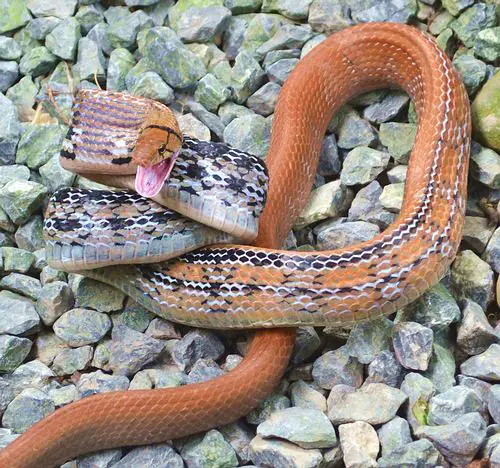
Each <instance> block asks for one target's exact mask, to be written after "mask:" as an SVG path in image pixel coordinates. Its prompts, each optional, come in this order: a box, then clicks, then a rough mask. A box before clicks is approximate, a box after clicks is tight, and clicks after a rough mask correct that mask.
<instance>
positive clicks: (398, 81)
mask: <svg viewBox="0 0 500 468" xmlns="http://www.w3.org/2000/svg"><path fill="white" fill-rule="evenodd" d="M381 87H395V88H402V89H403V90H405V91H406V92H407V93H408V94H409V95H410V97H411V98H412V100H413V102H414V103H415V107H416V111H417V115H418V131H417V136H416V141H415V145H414V148H413V152H412V155H411V158H410V163H409V167H408V173H407V179H406V185H405V196H404V202H403V206H402V209H401V212H400V214H399V216H398V218H397V219H396V221H395V222H394V223H393V224H391V225H390V226H389V227H388V228H387V230H386V231H384V232H383V233H382V234H380V235H378V236H377V237H375V238H373V239H372V240H370V241H367V242H364V243H362V244H360V245H357V246H354V247H348V248H345V249H341V250H334V251H324V252H314V253H312V252H287V251H283V250H276V248H278V247H279V246H280V245H281V244H282V243H283V241H284V239H285V237H286V234H287V233H288V231H289V230H290V228H291V227H292V226H293V224H294V220H295V219H296V217H297V216H298V214H299V213H300V211H301V210H302V208H303V207H304V204H305V202H306V200H307V196H308V193H309V191H310V189H311V186H312V182H313V179H314V174H315V170H316V164H317V160H318V155H319V152H320V148H321V144H322V139H323V135H324V133H325V131H326V129H327V126H328V124H329V122H330V120H331V118H332V115H333V113H334V112H335V111H338V110H339V108H340V107H341V106H342V105H343V104H345V103H346V102H347V101H348V100H349V99H351V98H353V97H354V96H356V95H358V94H360V93H362V92H366V91H370V90H373V89H376V88H381ZM469 150H470V113H469V102H468V98H467V95H466V93H465V90H464V87H463V85H462V83H461V82H460V79H459V77H458V75H457V73H456V72H455V71H454V70H453V68H452V66H451V63H450V61H449V60H448V58H447V57H446V56H445V54H444V53H443V52H442V51H441V50H440V49H439V48H438V47H437V45H436V44H435V43H434V42H433V40H432V39H431V38H430V37H429V36H427V35H426V34H424V33H421V32H419V31H418V30H416V29H413V28H410V27H408V26H404V25H399V24H389V23H385V24H380V23H371V24H364V25H360V26H356V27H353V28H350V29H347V30H344V31H341V32H339V33H336V34H334V35H333V36H332V37H330V38H329V39H327V40H325V41H324V42H322V43H321V44H320V45H318V46H317V47H316V48H315V49H314V50H312V51H311V52H310V53H308V54H307V56H306V57H305V58H304V59H303V60H302V61H301V62H300V63H299V64H298V65H297V67H296V68H295V70H294V71H293V72H292V74H291V75H290V77H289V79H288V80H287V82H286V83H285V85H284V87H283V89H282V91H281V94H280V98H279V103H278V105H277V108H276V112H275V115H274V120H273V127H272V140H271V146H270V149H269V153H268V156H267V160H266V163H267V167H268V170H269V176H270V181H269V190H268V200H267V203H266V206H265V208H264V211H263V214H262V217H261V221H260V226H259V232H258V236H257V238H256V240H255V241H254V242H253V243H254V246H243V245H217V246H213V247H208V248H203V249H200V250H196V251H193V252H190V253H187V254H185V255H183V256H181V257H180V258H178V259H175V260H170V261H168V262H165V263H162V264H157V265H135V266H116V267H107V268H104V269H99V270H92V271H89V272H88V273H87V272H86V273H85V274H89V275H90V276H92V277H95V278H97V279H100V280H102V281H104V282H107V283H109V284H112V285H114V286H117V287H119V288H120V289H122V290H123V291H125V292H126V293H127V294H130V295H131V296H132V297H133V298H134V299H136V300H138V301H139V302H141V303H142V304H144V305H145V306H146V307H148V308H149V309H151V310H153V311H154V312H156V313H157V314H159V315H161V316H163V317H165V318H168V319H172V320H175V321H177V322H181V323H185V324H189V325H197V326H202V327H211V328H252V327H254V328H262V327H270V329H269V330H260V331H258V333H257V334H256V335H255V337H254V339H253V341H252V345H251V347H250V349H249V351H248V353H247V355H246V357H245V360H244V362H243V364H241V365H240V366H238V368H237V369H236V370H234V371H232V372H230V373H228V374H227V375H224V376H223V377H221V378H219V379H216V380H214V381H211V382H205V383H202V384H196V385H192V386H191V385H190V386H188V387H186V388H180V389H162V390H154V391H144V392H135V391H130V392H118V393H115V394H103V395H98V396H95V397H92V398H88V399H83V400H81V401H78V402H76V403H74V404H72V405H68V406H67V407H65V408H62V409H61V410H58V411H57V412H56V413H55V414H54V415H52V416H50V417H48V418H46V419H45V420H43V421H41V422H40V423H38V424H36V425H35V426H33V427H32V428H31V429H30V430H28V431H27V433H26V434H24V435H23V436H22V437H20V438H19V439H18V440H16V441H15V442H14V443H13V444H12V445H11V446H10V447H9V448H8V449H6V450H4V452H2V453H1V454H0V466H22V467H24V466H30V467H31V466H40V464H39V465H37V464H36V463H40V462H41V461H43V462H44V463H45V464H44V465H43V466H46V465H51V464H55V463H59V462H62V461H64V460H65V459H67V458H68V457H69V456H74V455H77V454H79V453H83V452H85V451H89V450H97V449H103V448H108V447H114V446H118V445H137V444H144V443H152V442H155V441H162V440H167V439H170V438H174V437H179V436H182V435H186V434H190V433H193V432H199V431H201V430H204V429H207V428H210V427H213V426H214V425H221V424H225V423H227V422H230V421H232V420H234V419H235V418H237V417H238V416H240V415H243V414H245V413H246V412H248V411H249V410H250V409H251V408H252V407H254V406H255V405H256V404H257V403H258V401H259V400H260V399H262V398H263V397H264V396H265V395H266V394H267V393H268V392H269V391H270V390H271V389H272V388H273V387H274V386H275V385H276V383H277V382H278V381H279V378H280V377H281V375H282V373H283V372H284V369H285V367H286V364H287V361H288V358H289V355H290V352H291V349H292V345H293V340H294V332H293V330H292V329H290V328H288V329H285V328H284V329H274V328H273V327H279V326H286V327H296V326H298V325H305V324H309V325H315V326H316V325H317V326H324V325H346V324H349V323H353V322H358V321H361V320H365V319H370V318H373V317H377V316H380V315H382V314H389V313H392V312H394V311H395V310H397V309H398V308H399V307H401V306H403V305H404V304H407V303H408V302H410V301H412V300H414V299H415V298H417V297H418V296H419V295H420V294H422V293H423V292H424V291H425V290H426V289H427V288H428V287H429V286H431V285H432V284H434V283H436V282H437V281H438V280H439V279H440V278H441V277H442V275H443V274H444V273H445V271H446V270H447V268H448V266H449V265H450V263H451V261H452V260H453V258H454V256H455V253H456V251H457V249H458V246H459V243H460V239H461V230H462V223H463V219H464V214H465V208H466V183H467V169H468V156H469ZM46 434H53V435H51V436H49V438H48V439H47V437H46ZM44 435H45V436H44ZM14 461H16V462H14ZM7 462H9V464H8V465H7ZM16 463H17V464H16Z"/></svg>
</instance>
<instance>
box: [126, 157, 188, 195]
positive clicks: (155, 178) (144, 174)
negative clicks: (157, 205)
mask: <svg viewBox="0 0 500 468" xmlns="http://www.w3.org/2000/svg"><path fill="white" fill-rule="evenodd" d="M178 154H179V151H176V152H175V153H173V154H172V156H170V158H168V159H164V160H163V161H160V162H159V163H157V164H153V165H151V166H148V167H142V166H137V172H136V174H135V190H136V192H137V193H138V194H140V195H142V196H143V197H146V198H151V197H154V196H155V195H156V194H158V192H159V191H160V190H161V189H162V188H163V184H164V183H165V181H166V180H167V178H168V176H169V175H170V172H172V168H173V167H174V163H175V160H176V158H177V155H178Z"/></svg>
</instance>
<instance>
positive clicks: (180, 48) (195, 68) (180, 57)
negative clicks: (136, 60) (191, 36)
mask: <svg viewBox="0 0 500 468" xmlns="http://www.w3.org/2000/svg"><path fill="white" fill-rule="evenodd" d="M142 53H143V57H144V58H145V59H146V60H148V61H149V62H150V63H151V64H152V66H153V68H154V71H156V72H157V73H158V74H159V75H160V76H161V77H162V78H163V79H164V80H165V82H166V83H167V84H169V85H170V86H172V87H173V88H187V87H188V86H192V85H194V84H196V83H197V81H198V80H199V79H200V78H201V77H202V76H204V75H205V74H206V69H205V66H204V65H203V62H202V61H201V59H200V58H199V57H197V56H196V55H195V54H194V53H192V52H191V51H190V50H189V49H188V48H187V47H186V46H185V45H184V44H183V43H182V42H181V41H180V40H179V38H177V36H176V35H175V33H174V32H173V31H172V30H171V29H169V28H165V27H155V28H152V29H150V30H149V31H148V32H147V33H146V35H145V38H144V45H143V46H142Z"/></svg>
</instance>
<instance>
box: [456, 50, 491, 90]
mask: <svg viewBox="0 0 500 468" xmlns="http://www.w3.org/2000/svg"><path fill="white" fill-rule="evenodd" d="M453 65H454V66H455V68H456V69H457V71H458V73H459V74H460V77H461V78H462V81H463V82H464V84H465V87H466V88H467V92H468V93H469V95H472V94H474V93H475V92H476V91H477V90H478V89H479V87H480V86H481V84H482V83H483V81H484V80H485V78H486V64H485V63H484V62H481V60H478V59H477V58H475V57H473V56H472V55H466V54H464V55H460V56H459V57H457V58H455V59H454V60H453Z"/></svg>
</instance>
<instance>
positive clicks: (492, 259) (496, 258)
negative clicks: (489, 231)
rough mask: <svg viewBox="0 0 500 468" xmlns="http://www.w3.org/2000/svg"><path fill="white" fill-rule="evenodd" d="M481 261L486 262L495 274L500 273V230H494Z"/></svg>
mask: <svg viewBox="0 0 500 468" xmlns="http://www.w3.org/2000/svg"><path fill="white" fill-rule="evenodd" d="M483 260H485V261H486V262H488V264H489V265H490V266H491V267H492V268H493V270H494V271H495V272H497V273H500V229H496V231H495V232H494V233H493V236H492V237H491V239H490V241H489V242H488V245H487V246H486V251H485V252H484V255H483Z"/></svg>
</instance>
